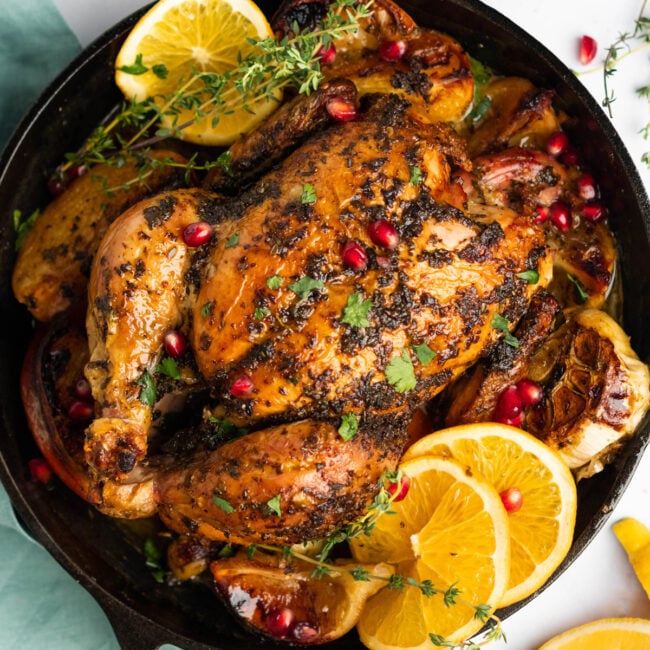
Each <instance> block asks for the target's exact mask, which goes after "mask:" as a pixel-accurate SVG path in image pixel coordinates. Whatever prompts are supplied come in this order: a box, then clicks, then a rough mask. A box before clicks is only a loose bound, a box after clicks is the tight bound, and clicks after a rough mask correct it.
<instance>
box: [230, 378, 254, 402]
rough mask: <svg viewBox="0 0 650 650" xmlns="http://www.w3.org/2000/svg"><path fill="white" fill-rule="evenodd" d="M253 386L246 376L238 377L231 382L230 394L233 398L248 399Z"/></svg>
mask: <svg viewBox="0 0 650 650" xmlns="http://www.w3.org/2000/svg"><path fill="white" fill-rule="evenodd" d="M253 388H255V386H254V385H253V380H252V379H251V378H250V377H249V376H248V375H240V376H239V377H237V379H235V381H233V383H232V386H231V387H230V394H231V395H232V396H233V397H248V396H249V395H250V394H251V393H252V392H253Z"/></svg>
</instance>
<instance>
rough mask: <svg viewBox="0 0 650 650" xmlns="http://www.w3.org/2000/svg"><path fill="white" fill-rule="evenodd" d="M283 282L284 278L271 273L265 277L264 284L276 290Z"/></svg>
mask: <svg viewBox="0 0 650 650" xmlns="http://www.w3.org/2000/svg"><path fill="white" fill-rule="evenodd" d="M283 282H284V278H283V277H282V276H281V275H272V276H271V277H270V278H266V286H267V287H268V288H269V289H271V291H277V290H278V289H279V288H280V287H281V286H282V283H283Z"/></svg>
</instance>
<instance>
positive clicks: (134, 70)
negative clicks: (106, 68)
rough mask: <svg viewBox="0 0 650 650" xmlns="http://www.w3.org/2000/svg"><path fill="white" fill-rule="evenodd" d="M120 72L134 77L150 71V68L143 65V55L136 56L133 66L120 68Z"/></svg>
mask: <svg viewBox="0 0 650 650" xmlns="http://www.w3.org/2000/svg"><path fill="white" fill-rule="evenodd" d="M118 70H119V71H120V72H125V73H126V74H132V75H133V76H139V75H141V74H144V73H145V72H148V71H149V68H147V66H146V65H145V64H144V63H142V54H141V53H140V54H136V55H135V61H134V62H133V63H131V65H123V66H120V67H119V68H118Z"/></svg>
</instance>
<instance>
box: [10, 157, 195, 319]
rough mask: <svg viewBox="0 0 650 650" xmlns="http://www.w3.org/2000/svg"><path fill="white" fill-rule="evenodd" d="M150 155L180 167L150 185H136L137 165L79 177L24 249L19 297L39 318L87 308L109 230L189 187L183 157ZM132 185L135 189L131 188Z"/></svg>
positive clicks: (165, 169) (16, 276) (154, 176)
mask: <svg viewBox="0 0 650 650" xmlns="http://www.w3.org/2000/svg"><path fill="white" fill-rule="evenodd" d="M150 155H151V157H152V158H154V159H156V160H165V159H171V160H174V161H176V162H177V163H179V166H178V167H173V166H161V167H158V168H156V169H155V170H154V171H153V172H152V173H151V174H150V175H149V176H148V178H147V179H146V183H133V182H132V181H133V180H134V179H137V178H138V174H139V172H138V169H137V165H136V163H135V162H134V161H129V162H127V163H126V164H125V165H123V166H122V167H117V166H112V165H111V166H109V165H97V166H96V167H94V168H93V169H92V171H90V172H88V173H86V174H83V175H82V176H80V177H78V178H76V179H75V180H74V181H73V182H72V183H71V185H70V187H69V188H67V189H66V191H65V192H63V194H61V195H60V196H59V197H57V198H56V199H54V200H53V201H52V202H51V203H50V204H49V205H48V206H47V208H46V209H45V210H44V211H43V214H42V215H41V216H40V217H39V218H38V220H37V221H36V223H35V224H34V227H33V228H32V229H31V230H30V231H29V234H28V235H27V237H26V239H25V242H24V244H23V246H22V248H21V249H20V253H19V255H18V259H17V260H16V265H15V267H14V272H13V277H12V288H13V291H14V295H15V296H16V298H17V299H18V300H19V301H20V302H21V303H23V304H24V305H26V307H27V308H28V309H29V311H30V312H31V313H32V315H33V316H34V318H36V319H37V320H39V321H49V320H51V319H52V318H53V317H54V316H55V315H56V314H58V313H60V312H62V311H64V310H66V309H68V308H69V307H74V306H78V305H79V304H80V303H81V304H83V303H84V302H85V299H86V290H87V286H88V276H89V274H90V267H91V264H92V260H93V255H94V253H95V251H96V250H97V247H98V246H99V243H100V241H101V240H102V237H103V236H104V233H105V232H106V230H107V229H108V227H109V225H110V224H111V223H112V222H113V221H114V220H115V219H116V218H117V217H118V216H119V215H120V214H122V212H124V211H125V210H126V208H127V207H128V206H129V205H132V204H134V203H137V202H138V201H140V200H141V199H143V198H144V197H145V196H148V195H150V194H153V193H155V192H158V191H161V190H162V189H164V188H166V187H168V188H172V187H180V186H181V185H182V184H184V182H183V178H184V173H185V172H184V169H183V167H182V165H183V164H184V163H185V162H186V161H185V159H184V158H183V157H182V156H180V155H179V154H177V153H174V152H173V151H166V150H160V151H152V152H150ZM126 183H130V185H128V186H126V187H125V184H126ZM103 188H106V190H110V193H107V192H106V191H105V190H104V189H103Z"/></svg>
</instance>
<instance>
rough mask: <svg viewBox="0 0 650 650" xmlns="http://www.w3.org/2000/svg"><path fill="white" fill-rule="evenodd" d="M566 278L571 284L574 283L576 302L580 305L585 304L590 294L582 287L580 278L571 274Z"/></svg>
mask: <svg viewBox="0 0 650 650" xmlns="http://www.w3.org/2000/svg"><path fill="white" fill-rule="evenodd" d="M566 277H567V279H568V280H569V282H572V283H573V286H574V287H575V288H576V296H577V298H576V300H577V301H578V302H579V303H580V304H582V303H583V302H585V301H586V300H587V298H589V294H588V293H587V291H586V290H585V288H584V287H583V286H582V283H581V282H580V280H578V278H576V277H575V276H573V275H571V274H570V273H567V274H566Z"/></svg>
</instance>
